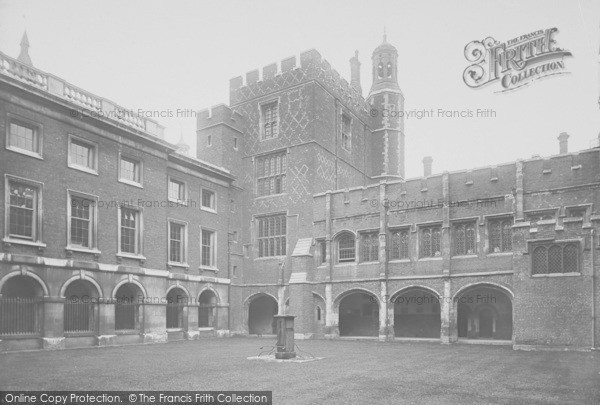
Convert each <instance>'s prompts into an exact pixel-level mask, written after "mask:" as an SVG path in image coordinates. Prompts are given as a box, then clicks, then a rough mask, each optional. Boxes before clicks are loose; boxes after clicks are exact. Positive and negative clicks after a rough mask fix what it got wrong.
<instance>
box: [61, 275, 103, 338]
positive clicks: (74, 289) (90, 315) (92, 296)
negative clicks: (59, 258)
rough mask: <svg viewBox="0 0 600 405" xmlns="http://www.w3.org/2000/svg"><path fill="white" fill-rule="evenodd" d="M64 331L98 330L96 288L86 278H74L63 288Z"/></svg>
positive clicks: (89, 331)
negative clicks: (64, 299)
mask: <svg viewBox="0 0 600 405" xmlns="http://www.w3.org/2000/svg"><path fill="white" fill-rule="evenodd" d="M65 297H66V299H67V300H66V302H65V309H64V328H65V333H95V332H97V331H98V290H97V289H96V286H95V285H94V284H92V283H91V282H90V281H88V280H75V281H73V282H71V283H70V284H69V285H68V286H67V288H66V289H65Z"/></svg>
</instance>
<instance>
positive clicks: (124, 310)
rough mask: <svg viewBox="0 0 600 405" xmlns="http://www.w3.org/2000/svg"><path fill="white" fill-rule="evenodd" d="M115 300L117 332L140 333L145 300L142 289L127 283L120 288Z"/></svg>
mask: <svg viewBox="0 0 600 405" xmlns="http://www.w3.org/2000/svg"><path fill="white" fill-rule="evenodd" d="M115 298H116V301H117V302H116V304H115V330H116V331H120V332H127V331H131V332H139V331H140V325H142V324H143V322H142V320H141V316H142V311H140V306H141V302H143V300H144V294H143V292H142V290H141V289H140V287H138V286H137V285H136V284H134V283H125V284H123V285H122V286H120V287H119V289H118V290H117V292H116V294H115Z"/></svg>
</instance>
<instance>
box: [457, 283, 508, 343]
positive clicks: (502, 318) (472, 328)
mask: <svg viewBox="0 0 600 405" xmlns="http://www.w3.org/2000/svg"><path fill="white" fill-rule="evenodd" d="M455 303H456V305H457V325H458V338H459V339H461V338H462V339H493V340H512V332H513V326H512V300H511V296H510V294H509V293H508V292H506V291H505V290H504V289H503V288H501V287H497V286H494V285H488V284H480V285H475V286H471V287H469V288H467V289H466V290H464V291H463V292H461V293H460V294H459V295H457V296H456V298H455Z"/></svg>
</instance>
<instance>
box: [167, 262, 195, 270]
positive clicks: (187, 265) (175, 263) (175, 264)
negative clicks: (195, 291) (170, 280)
mask: <svg viewBox="0 0 600 405" xmlns="http://www.w3.org/2000/svg"><path fill="white" fill-rule="evenodd" d="M167 266H171V267H183V268H186V269H187V268H189V267H190V265H189V264H187V263H179V262H167Z"/></svg>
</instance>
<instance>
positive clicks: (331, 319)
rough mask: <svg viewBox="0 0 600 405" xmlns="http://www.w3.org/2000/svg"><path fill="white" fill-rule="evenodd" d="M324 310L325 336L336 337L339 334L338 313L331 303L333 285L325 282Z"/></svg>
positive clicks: (328, 337) (327, 337)
mask: <svg viewBox="0 0 600 405" xmlns="http://www.w3.org/2000/svg"><path fill="white" fill-rule="evenodd" d="M325 311H326V316H325V338H326V339H334V338H337V337H339V336H340V330H339V326H338V321H339V314H338V312H337V310H336V309H335V308H334V305H333V285H332V284H331V283H327V284H325Z"/></svg>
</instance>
